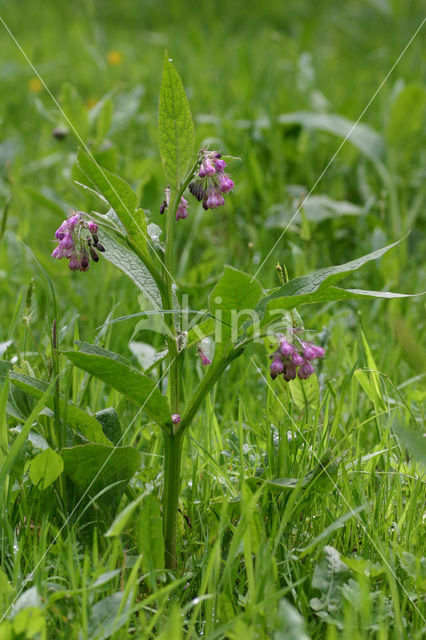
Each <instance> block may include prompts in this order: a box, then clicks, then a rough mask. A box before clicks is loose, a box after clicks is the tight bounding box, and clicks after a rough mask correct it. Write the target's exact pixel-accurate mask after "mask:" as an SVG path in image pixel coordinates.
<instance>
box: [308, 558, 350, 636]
mask: <svg viewBox="0 0 426 640" xmlns="http://www.w3.org/2000/svg"><path fill="white" fill-rule="evenodd" d="M350 577H351V571H350V570H349V569H348V567H347V566H346V565H345V564H344V563H343V562H342V561H341V560H340V554H339V552H338V551H337V550H336V549H334V548H333V547H329V546H327V547H324V549H323V552H322V559H321V561H320V562H319V563H318V564H317V565H316V567H315V569H314V575H313V578H312V587H313V588H314V589H318V590H319V591H320V597H318V598H312V599H311V600H310V603H309V604H310V605H311V608H312V609H313V610H314V611H315V613H316V615H317V616H318V617H319V618H321V619H322V620H325V621H326V622H329V623H332V624H335V625H337V627H338V628H339V629H343V611H342V608H343V595H342V589H343V587H344V585H345V584H347V583H348V581H349V579H350Z"/></svg>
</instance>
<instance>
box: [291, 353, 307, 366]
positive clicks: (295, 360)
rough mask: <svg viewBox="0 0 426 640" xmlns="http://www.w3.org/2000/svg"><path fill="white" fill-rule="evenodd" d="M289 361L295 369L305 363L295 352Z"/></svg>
mask: <svg viewBox="0 0 426 640" xmlns="http://www.w3.org/2000/svg"><path fill="white" fill-rule="evenodd" d="M291 361H292V363H293V364H294V365H295V366H296V367H300V366H301V365H302V364H303V363H304V362H305V361H304V359H303V356H301V355H300V353H299V352H298V351H295V352H294V353H293V355H292V356H291Z"/></svg>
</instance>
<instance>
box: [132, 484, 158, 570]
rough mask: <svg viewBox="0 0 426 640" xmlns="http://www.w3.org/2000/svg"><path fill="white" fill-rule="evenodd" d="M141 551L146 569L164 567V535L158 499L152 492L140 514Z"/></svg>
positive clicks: (146, 498)
mask: <svg viewBox="0 0 426 640" xmlns="http://www.w3.org/2000/svg"><path fill="white" fill-rule="evenodd" d="M138 526H139V535H138V543H139V544H138V546H139V553H142V555H143V561H142V566H143V568H144V571H146V572H152V571H157V570H159V569H164V537H163V524H162V520H161V512H160V505H159V502H158V499H157V498H156V497H155V496H154V495H153V494H152V493H150V494H148V495H147V496H145V498H144V500H143V502H142V507H141V512H140V514H139V525H138Z"/></svg>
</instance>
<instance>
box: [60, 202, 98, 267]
mask: <svg viewBox="0 0 426 640" xmlns="http://www.w3.org/2000/svg"><path fill="white" fill-rule="evenodd" d="M55 238H56V240H57V241H58V246H57V247H56V248H55V249H54V250H53V252H52V257H53V258H57V259H58V260H60V259H61V258H67V259H68V260H69V264H68V266H69V268H70V269H71V271H87V270H88V269H89V264H90V258H92V260H93V261H94V262H98V260H99V256H98V254H97V252H96V250H95V249H97V250H98V251H101V252H103V251H105V247H104V246H103V245H102V244H101V243H100V242H99V238H98V225H97V224H96V222H93V220H89V221H88V222H86V220H85V219H84V217H83V214H82V213H81V212H80V211H76V212H74V213H73V214H72V215H71V216H70V217H69V218H67V220H64V221H63V223H62V224H61V226H60V227H58V229H56V231H55Z"/></svg>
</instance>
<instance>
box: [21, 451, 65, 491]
mask: <svg viewBox="0 0 426 640" xmlns="http://www.w3.org/2000/svg"><path fill="white" fill-rule="evenodd" d="M63 470H64V463H63V461H62V458H61V456H60V455H59V454H58V453H56V451H53V449H46V450H45V451H43V452H42V453H38V454H37V455H36V456H34V458H33V459H32V460H31V462H30V466H29V476H30V480H31V482H32V483H33V484H34V485H35V486H36V487H37V489H40V490H41V491H43V490H44V489H47V487H49V486H50V485H51V484H52V483H53V482H55V480H56V479H57V478H59V476H60V475H61V473H62V471H63Z"/></svg>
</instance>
